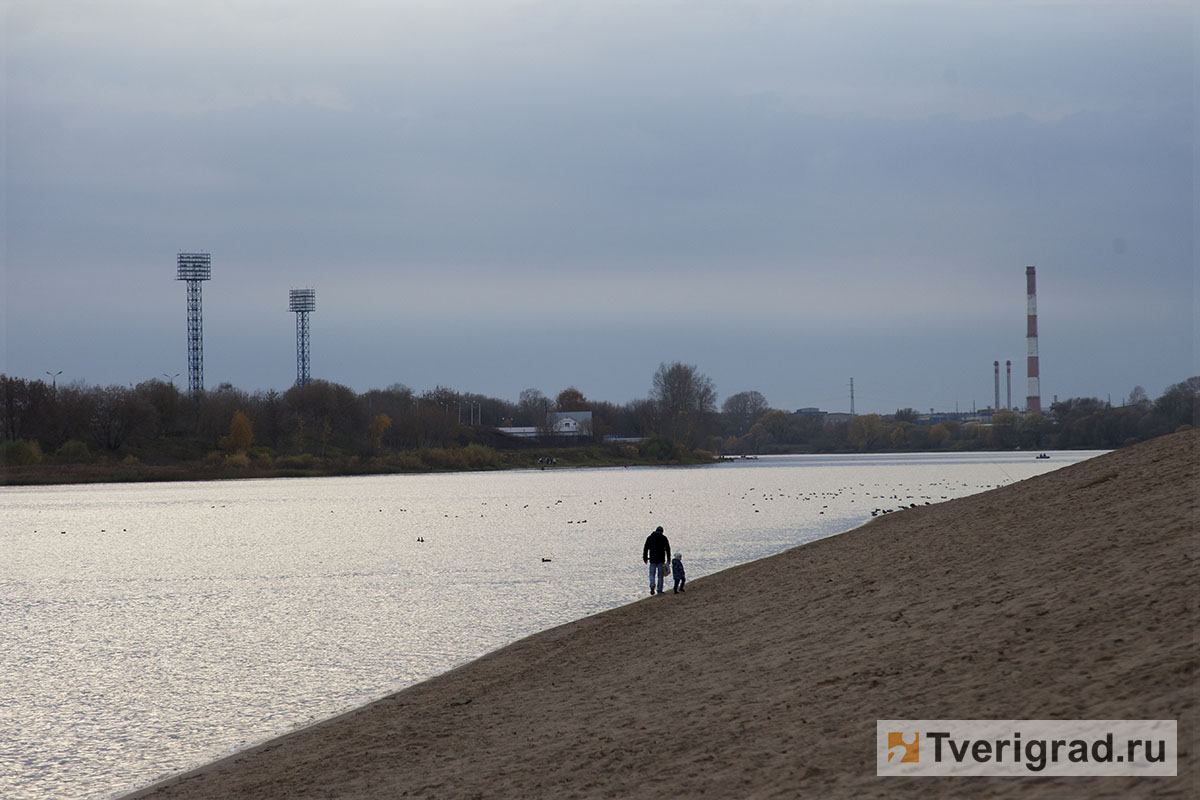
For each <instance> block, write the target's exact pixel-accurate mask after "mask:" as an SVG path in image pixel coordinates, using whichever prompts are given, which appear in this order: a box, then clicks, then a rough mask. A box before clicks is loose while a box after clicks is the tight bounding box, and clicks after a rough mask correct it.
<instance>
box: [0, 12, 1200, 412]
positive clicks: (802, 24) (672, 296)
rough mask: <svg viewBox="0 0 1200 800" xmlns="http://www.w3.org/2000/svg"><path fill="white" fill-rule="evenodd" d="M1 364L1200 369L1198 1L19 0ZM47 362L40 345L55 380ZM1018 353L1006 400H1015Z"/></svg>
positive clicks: (1101, 391) (274, 369) (360, 382)
mask: <svg viewBox="0 0 1200 800" xmlns="http://www.w3.org/2000/svg"><path fill="white" fill-rule="evenodd" d="M0 8H3V9H4V14H5V16H4V17H3V39H2V40H0V52H2V53H3V56H2V58H3V61H4V102H3V111H4V120H3V130H4V139H3V151H4V159H3V162H0V163H2V168H3V169H4V174H3V182H4V202H5V213H6V220H5V228H4V230H3V236H4V238H5V252H4V267H3V273H2V275H0V292H2V293H3V298H4V302H3V306H2V308H0V311H2V313H3V325H2V326H0V371H3V372H5V373H7V374H10V375H17V376H22V377H28V378H44V377H45V373H46V372H47V371H50V372H56V371H58V370H62V371H63V374H62V375H61V376H59V378H58V380H59V381H60V382H68V381H70V380H83V381H86V382H88V383H90V384H105V385H107V384H110V383H118V384H128V383H131V382H134V383H136V382H139V381H143V380H146V379H149V378H152V377H160V376H162V375H163V374H164V373H166V374H167V375H174V374H175V373H182V375H181V376H180V377H179V378H178V379H177V383H178V384H179V385H183V386H186V380H187V361H186V309H185V290H184V285H183V284H182V283H179V282H177V281H175V280H174V278H175V257H176V253H177V252H178V251H180V250H204V251H208V252H210V253H211V254H212V280H211V281H209V282H207V283H205V284H204V286H203V297H204V329H205V338H204V350H205V378H206V384H207V385H208V386H209V387H210V388H212V387H215V386H216V385H217V384H218V383H221V382H226V381H227V382H231V383H233V384H234V385H236V386H238V387H240V388H243V389H247V390H255V389H269V388H276V389H286V388H287V387H288V386H290V385H291V384H292V383H293V382H294V380H295V376H296V364H295V317H294V315H292V314H290V313H288V311H287V307H288V305H287V295H288V290H289V289H290V288H293V287H312V288H314V289H315V290H316V293H317V311H316V312H315V313H314V314H313V315H312V317H311V332H312V333H311V335H312V362H311V363H312V375H313V377H316V378H324V379H328V380H331V381H336V382H339V383H344V384H346V385H348V386H351V387H352V388H354V389H355V390H357V391H365V390H367V389H370V388H372V387H384V386H388V385H390V384H393V383H403V384H405V385H407V386H410V387H412V388H413V389H415V390H417V391H422V390H424V389H431V388H433V387H434V386H436V385H442V386H449V387H451V388H454V389H458V390H460V391H471V392H480V393H484V394H488V395H492V396H497V397H503V398H508V399H513V400H515V399H516V398H517V395H518V393H519V392H520V391H521V390H522V389H524V388H526V387H533V388H537V389H540V390H541V391H543V392H544V393H546V394H548V395H551V396H553V395H555V394H557V393H558V392H559V391H560V390H562V389H564V388H566V387H567V386H570V385H574V386H576V387H578V388H579V389H580V390H581V391H582V392H583V393H584V394H585V395H586V396H587V397H589V398H596V399H602V400H609V401H613V402H625V401H628V400H632V399H635V398H638V397H644V396H646V395H647V394H648V392H649V389H650V383H651V378H652V376H653V373H654V371H655V369H656V368H657V367H658V365H659V363H660V362H672V361H683V362H685V363H689V364H695V365H696V366H697V367H699V369H700V370H701V371H702V372H704V373H705V374H707V375H708V376H709V377H711V378H712V380H713V381H714V383H715V384H716V386H717V389H718V392H719V395H720V398H721V399H722V400H723V399H724V398H725V397H728V396H729V395H731V394H734V393H736V392H739V391H743V390H748V389H755V390H758V391H760V392H762V393H763V394H764V395H765V396H766V398H767V400H768V401H769V402H770V403H771V405H772V406H775V407H779V408H785V409H795V408H798V407H803V406H817V407H820V408H822V409H825V410H849V383H850V379H851V378H854V386H855V395H856V410H857V411H858V412H859V413H863V412H880V413H888V412H892V411H895V410H896V409H897V408H903V407H909V406H911V407H915V408H918V409H926V410H927V409H929V408H937V409H938V410H952V409H954V408H955V407H956V406H958V407H960V408H963V409H969V408H970V407H971V406H972V404H976V405H978V406H979V407H984V406H989V405H991V402H992V397H993V385H992V362H993V361H995V360H999V361H1000V362H1001V365H1002V368H1003V364H1004V361H1005V360H1007V359H1011V360H1012V361H1013V390H1012V394H1013V399H1014V402H1015V403H1018V404H1020V403H1023V401H1024V396H1025V338H1024V337H1025V267H1026V266H1027V265H1036V266H1037V270H1038V288H1039V293H1038V303H1039V310H1040V319H1039V325H1040V331H1041V342H1040V344H1041V360H1042V368H1041V372H1042V394H1043V399H1044V403H1046V404H1048V403H1049V402H1050V400H1051V399H1052V398H1053V397H1054V396H1055V395H1057V396H1059V397H1061V398H1066V397H1078V396H1098V397H1100V398H1101V399H1107V398H1108V397H1109V396H1110V395H1111V398H1112V401H1113V402H1114V403H1117V402H1119V401H1120V400H1121V399H1122V398H1123V397H1124V396H1125V395H1126V394H1128V392H1129V391H1130V390H1131V389H1132V388H1133V387H1134V386H1135V385H1138V384H1140V385H1143V386H1144V387H1145V388H1146V390H1147V391H1148V392H1149V394H1150V395H1151V397H1156V396H1158V395H1159V394H1160V393H1161V392H1162V390H1163V389H1164V388H1166V386H1167V385H1169V384H1171V383H1175V382H1177V381H1180V380H1183V379H1184V378H1186V377H1188V376H1189V375H1193V374H1197V373H1200V368H1198V366H1197V357H1196V353H1197V349H1198V348H1197V338H1196V337H1197V333H1196V328H1197V326H1196V318H1197V304H1196V292H1197V288H1196V287H1197V277H1196V275H1197V272H1196V261H1195V252H1194V246H1195V245H1194V226H1195V224H1196V207H1195V198H1194V195H1193V181H1194V178H1195V174H1196V173H1195V154H1196V143H1195V131H1194V113H1195V96H1196V79H1195V75H1196V64H1197V60H1196V59H1197V54H1196V37H1197V17H1196V12H1194V11H1193V8H1192V5H1191V4H1190V3H1155V2H1139V3H1132V2H1131V3H1105V4H1083V3H1072V4H1064V5H1049V4H1045V3H1023V2H955V3H953V4H951V3H921V4H910V3H872V4H862V3H827V4H825V3H820V4H809V3H784V2H774V3H755V2H748V1H747V0H736V1H735V0H722V1H721V2H702V3H681V2H628V1H627V2H620V3H609V2H599V1H598V0H583V1H582V2H572V3H566V2H561V1H557V2H472V3H467V2H442V1H439V2H404V3H401V2H357V1H353V0H352V1H351V2H337V3H330V2H315V1H314V2H303V1H301V0H290V1H289V2H258V3H238V2H224V3H214V2H211V0H202V1H197V2H121V3H116V2H93V3H82V2H59V1H58V0H37V2H28V3H25V2H16V3H15V4H14V3H12V2H8V3H0ZM47 380H48V379H47ZM1004 393H1005V390H1004V386H1003V383H1002V386H1001V402H1002V403H1003V402H1004Z"/></svg>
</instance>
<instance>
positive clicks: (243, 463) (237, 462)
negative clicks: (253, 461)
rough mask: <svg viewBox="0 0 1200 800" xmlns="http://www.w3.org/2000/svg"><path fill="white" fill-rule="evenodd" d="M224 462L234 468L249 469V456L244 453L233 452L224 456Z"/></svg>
mask: <svg viewBox="0 0 1200 800" xmlns="http://www.w3.org/2000/svg"><path fill="white" fill-rule="evenodd" d="M225 464H226V465H227V466H230V467H233V468H234V469H249V468H250V458H249V456H247V455H246V454H245V453H234V454H233V455H231V456H225Z"/></svg>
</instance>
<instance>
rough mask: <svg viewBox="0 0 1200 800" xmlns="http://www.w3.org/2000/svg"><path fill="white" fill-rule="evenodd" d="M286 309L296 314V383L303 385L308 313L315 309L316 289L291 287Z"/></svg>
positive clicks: (306, 352)
mask: <svg viewBox="0 0 1200 800" xmlns="http://www.w3.org/2000/svg"><path fill="white" fill-rule="evenodd" d="M288 310H289V311H292V312H294V313H295V314H296V385H297V386H305V385H307V384H308V382H309V380H310V377H309V371H308V315H309V312H312V311H316V310H317V290H316V289H292V290H291V291H290V292H288Z"/></svg>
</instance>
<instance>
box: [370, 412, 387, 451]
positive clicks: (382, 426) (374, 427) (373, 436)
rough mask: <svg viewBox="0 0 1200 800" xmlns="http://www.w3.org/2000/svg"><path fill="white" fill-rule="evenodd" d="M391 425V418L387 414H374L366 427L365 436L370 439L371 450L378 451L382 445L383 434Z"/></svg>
mask: <svg viewBox="0 0 1200 800" xmlns="http://www.w3.org/2000/svg"><path fill="white" fill-rule="evenodd" d="M390 427H392V418H391V417H389V416H388V415H387V414H376V415H375V416H374V418H372V420H371V424H370V425H369V426H368V427H367V436H368V437H369V438H370V440H371V450H373V451H378V450H379V448H380V447H382V446H383V434H384V433H386V432H387V429H388V428H390Z"/></svg>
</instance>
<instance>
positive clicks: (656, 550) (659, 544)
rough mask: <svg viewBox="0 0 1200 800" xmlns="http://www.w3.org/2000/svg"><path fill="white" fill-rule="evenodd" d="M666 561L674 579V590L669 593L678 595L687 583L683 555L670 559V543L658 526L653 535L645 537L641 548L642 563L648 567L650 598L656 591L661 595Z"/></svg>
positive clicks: (677, 554) (679, 554)
mask: <svg viewBox="0 0 1200 800" xmlns="http://www.w3.org/2000/svg"><path fill="white" fill-rule="evenodd" d="M668 561H669V562H671V577H673V578H674V579H675V588H673V589H672V590H671V591H672V593H673V594H679V593H680V592H682V591H683V585H684V584H685V583H686V582H687V576H686V575H685V573H684V571H683V553H676V554H675V557H674V558H672V557H671V543H670V542H669V541H668V540H667V537H666V535H665V534H664V533H663V529H662V526H661V525H659V526H658V527H657V528H655V529H654V533H652V534H650V535H649V536H647V537H646V544H645V545H643V546H642V563H644V564H649V565H650V596H651V597H653V596H654V592H655V590H656V589H657V591H658V594H659V596H662V594H663V578H664V577H665V573H666V569H667V562H668Z"/></svg>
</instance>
